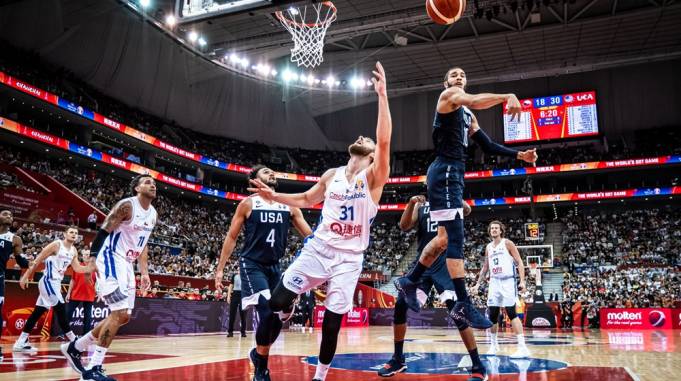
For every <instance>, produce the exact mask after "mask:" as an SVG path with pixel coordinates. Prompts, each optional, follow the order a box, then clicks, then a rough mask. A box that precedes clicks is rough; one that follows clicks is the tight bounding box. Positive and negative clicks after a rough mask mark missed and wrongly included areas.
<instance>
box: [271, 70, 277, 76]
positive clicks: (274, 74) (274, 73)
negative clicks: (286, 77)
mask: <svg viewBox="0 0 681 381" xmlns="http://www.w3.org/2000/svg"><path fill="white" fill-rule="evenodd" d="M270 75H271V76H273V77H276V76H277V71H276V70H274V69H272V70H270Z"/></svg>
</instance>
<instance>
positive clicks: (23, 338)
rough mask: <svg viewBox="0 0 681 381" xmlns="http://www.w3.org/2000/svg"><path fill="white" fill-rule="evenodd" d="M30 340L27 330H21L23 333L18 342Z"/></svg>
mask: <svg viewBox="0 0 681 381" xmlns="http://www.w3.org/2000/svg"><path fill="white" fill-rule="evenodd" d="M27 341H28V333H26V332H21V335H19V338H18V339H17V343H22V344H23V343H26V342H27Z"/></svg>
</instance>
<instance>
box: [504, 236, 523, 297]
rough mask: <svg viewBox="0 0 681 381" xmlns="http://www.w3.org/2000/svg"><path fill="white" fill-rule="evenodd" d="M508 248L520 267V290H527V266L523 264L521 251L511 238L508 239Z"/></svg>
mask: <svg viewBox="0 0 681 381" xmlns="http://www.w3.org/2000/svg"><path fill="white" fill-rule="evenodd" d="M506 249H507V250H508V252H509V253H511V256H512V257H513V261H514V262H515V265H516V267H518V275H520V284H519V286H520V290H521V291H525V266H523V260H522V258H520V252H518V248H517V247H516V246H515V243H513V241H511V240H510V239H507V240H506Z"/></svg>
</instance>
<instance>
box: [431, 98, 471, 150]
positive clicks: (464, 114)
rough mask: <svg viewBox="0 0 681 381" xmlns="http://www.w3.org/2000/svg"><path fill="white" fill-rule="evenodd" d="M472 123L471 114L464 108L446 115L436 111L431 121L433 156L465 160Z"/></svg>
mask: <svg viewBox="0 0 681 381" xmlns="http://www.w3.org/2000/svg"><path fill="white" fill-rule="evenodd" d="M472 121H473V114H472V113H471V110H469V109H468V108H467V107H466V106H461V107H459V108H458V109H456V110H455V111H452V112H450V113H447V114H441V113H439V112H437V111H436V112H435V120H434V121H433V145H434V146H435V154H436V155H437V156H440V157H443V158H446V159H450V160H465V159H466V147H468V130H469V129H470V127H471V123H472Z"/></svg>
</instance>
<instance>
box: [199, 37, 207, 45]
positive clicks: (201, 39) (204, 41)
mask: <svg viewBox="0 0 681 381" xmlns="http://www.w3.org/2000/svg"><path fill="white" fill-rule="evenodd" d="M206 44H207V42H206V39H205V38H203V37H199V46H206Z"/></svg>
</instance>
